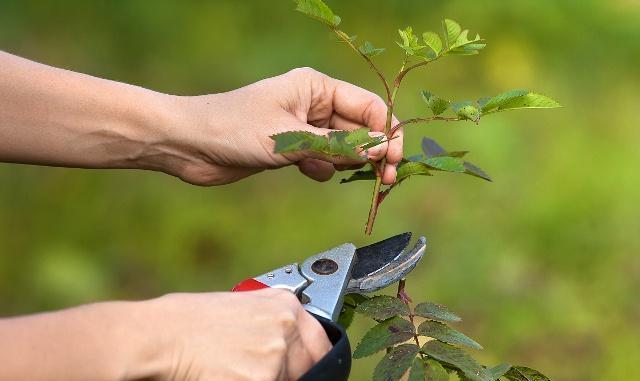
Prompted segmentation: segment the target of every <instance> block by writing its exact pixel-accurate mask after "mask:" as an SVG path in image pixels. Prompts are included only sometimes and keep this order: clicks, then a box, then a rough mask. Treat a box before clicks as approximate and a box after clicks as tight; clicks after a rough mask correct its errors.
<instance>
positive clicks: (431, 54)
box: [271, 0, 560, 235]
mask: <svg viewBox="0 0 640 381" xmlns="http://www.w3.org/2000/svg"><path fill="white" fill-rule="evenodd" d="M295 3H296V5H297V7H296V10H298V11H299V12H301V13H303V14H305V15H307V16H309V17H311V18H314V19H316V20H318V21H320V22H321V23H323V24H324V25H326V26H327V27H328V28H329V29H330V30H331V31H333V32H334V33H335V34H336V35H337V36H338V39H339V40H340V41H341V42H343V43H345V44H346V45H347V46H348V47H349V48H350V49H351V50H353V51H354V52H355V53H357V54H358V55H359V56H360V57H361V58H362V59H364V60H365V61H366V62H367V64H368V65H369V67H370V68H371V69H372V70H373V71H374V72H375V74H376V75H377V77H378V78H379V79H380V81H381V82H382V85H383V86H384V90H385V94H384V99H385V101H386V104H387V118H386V124H385V128H384V133H385V136H383V137H381V138H372V137H370V136H369V135H368V130H367V129H366V128H363V129H361V130H356V131H352V132H346V131H333V132H331V133H329V135H328V136H327V137H324V136H318V135H314V134H311V133H308V132H302V131H292V132H285V133H281V134H277V135H273V136H272V137H271V138H272V139H273V140H274V141H275V143H276V146H275V152H276V153H290V152H296V151H305V150H309V151H315V152H321V153H323V154H326V155H332V156H346V157H350V158H353V159H356V160H362V161H363V163H365V162H366V159H363V158H362V157H361V156H359V155H357V154H356V152H355V150H366V149H368V148H371V147H374V146H376V145H378V144H382V143H384V142H386V141H389V140H391V139H394V138H396V137H397V135H396V134H397V132H398V130H399V129H400V128H402V127H408V126H410V125H414V124H418V123H430V122H435V121H444V122H458V121H467V122H471V123H474V124H479V123H480V120H481V119H482V118H484V117H485V116H487V115H491V114H495V113H498V112H502V111H507V110H515V109H524V108H554V107H560V105H559V104H558V103H557V102H556V101H554V100H553V99H551V98H549V97H546V96H544V95H541V94H537V93H534V92H531V91H529V90H524V89H518V90H511V91H507V92H504V93H502V94H499V95H497V96H494V97H489V98H480V99H478V100H477V101H461V102H451V101H449V100H447V99H444V98H441V97H439V96H438V95H436V94H434V93H432V92H430V91H427V90H423V91H422V93H421V96H422V99H423V100H424V102H425V106H426V108H428V109H429V110H430V113H431V115H428V116H421V117H415V118H410V119H405V120H403V121H401V122H399V123H397V124H395V125H393V110H394V108H395V106H396V104H397V101H398V90H399V88H400V85H401V84H402V83H403V80H404V79H405V77H406V76H407V74H408V73H409V72H411V71H413V70H414V69H417V68H423V67H425V66H426V65H427V64H430V63H433V62H435V61H437V60H440V59H442V58H444V57H449V56H468V55H475V54H478V53H479V52H480V51H481V50H482V49H484V47H485V46H486V43H485V40H484V39H482V38H480V35H478V34H476V35H475V36H473V35H470V34H469V30H466V29H464V30H463V29H462V27H461V26H460V24H458V23H457V22H455V21H453V20H450V19H445V20H444V21H443V22H442V35H440V34H438V33H435V32H431V31H428V32H424V33H422V35H420V36H418V35H416V33H415V32H414V30H413V28H412V27H410V26H409V27H406V28H404V29H400V30H398V33H399V35H400V41H397V42H396V43H397V45H398V46H399V47H400V49H401V51H402V53H403V58H402V64H401V66H400V69H399V70H398V73H397V74H396V76H395V77H394V79H393V80H389V79H388V78H387V77H386V76H385V75H384V74H383V73H382V71H381V70H380V69H379V68H378V66H377V65H376V63H375V57H376V56H378V55H380V54H382V53H383V52H384V51H385V49H384V48H379V47H376V46H374V45H373V44H372V43H371V42H369V41H365V42H364V43H363V44H362V45H360V46H357V45H356V36H350V35H349V34H347V33H345V32H343V31H342V30H340V29H339V28H338V26H339V25H340V22H341V18H340V17H339V16H337V15H336V14H335V13H333V11H332V10H331V9H330V8H329V7H328V6H327V5H326V4H325V3H324V2H323V1H322V0H296V1H295ZM467 153H468V152H467V151H446V150H445V149H443V148H442V147H441V146H440V145H438V144H437V143H436V142H435V141H434V140H433V139H429V138H425V139H424V140H423V152H422V153H420V154H417V155H413V156H409V157H406V158H404V159H403V160H402V162H401V163H400V164H399V165H398V168H397V177H396V182H395V183H394V184H392V185H389V186H387V187H386V188H384V189H383V185H382V170H383V168H384V165H385V162H384V159H383V160H381V161H373V160H369V161H368V165H369V166H368V168H366V169H365V170H360V171H356V172H354V173H353V174H352V175H351V176H350V177H348V178H347V179H344V180H342V181H341V183H350V182H353V181H361V180H369V181H374V186H373V194H372V198H371V206H370V208H369V216H368V218H367V223H366V226H365V233H366V234H368V235H370V234H371V232H372V229H373V224H374V222H375V219H376V215H377V212H378V208H379V206H380V204H381V203H382V202H383V201H384V199H385V198H386V197H388V196H389V194H390V192H391V191H392V190H393V189H394V188H395V187H397V186H398V185H399V184H401V183H402V182H404V181H406V180H407V179H409V178H410V177H412V176H432V175H433V174H434V173H436V172H453V173H464V174H467V175H471V176H475V177H478V178H481V179H484V180H488V181H491V178H490V177H489V176H488V175H487V174H486V173H485V172H484V171H483V170H481V169H480V168H479V167H477V166H476V165H474V164H472V163H471V162H469V161H466V160H464V158H463V157H464V156H465V155H466V154H467Z"/></svg>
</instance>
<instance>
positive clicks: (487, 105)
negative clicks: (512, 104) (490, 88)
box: [478, 89, 529, 114]
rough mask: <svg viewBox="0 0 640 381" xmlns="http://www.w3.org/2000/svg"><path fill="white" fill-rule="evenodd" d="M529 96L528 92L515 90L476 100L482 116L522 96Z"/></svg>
mask: <svg viewBox="0 0 640 381" xmlns="http://www.w3.org/2000/svg"><path fill="white" fill-rule="evenodd" d="M527 94H529V90H525V89H516V90H510V91H507V92H504V93H502V94H498V95H496V96H495V97H493V98H481V99H479V100H478V104H479V105H480V107H481V108H480V109H481V111H482V113H483V114H487V113H489V112H491V111H493V110H495V109H497V108H498V107H500V106H502V105H503V104H505V103H507V102H509V101H511V100H513V99H515V98H520V97H522V96H524V95H527Z"/></svg>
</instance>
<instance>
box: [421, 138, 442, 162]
mask: <svg viewBox="0 0 640 381" xmlns="http://www.w3.org/2000/svg"><path fill="white" fill-rule="evenodd" d="M422 152H424V154H425V156H426V157H427V158H430V157H434V156H442V155H447V150H445V149H444V148H442V146H441V145H440V144H438V143H437V142H436V141H435V140H433V139H431V138H427V137H424V138H422Z"/></svg>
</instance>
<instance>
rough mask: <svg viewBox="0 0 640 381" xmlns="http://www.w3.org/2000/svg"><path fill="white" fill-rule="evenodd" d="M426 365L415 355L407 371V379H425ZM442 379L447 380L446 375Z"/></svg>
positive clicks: (418, 380) (410, 380)
mask: <svg viewBox="0 0 640 381" xmlns="http://www.w3.org/2000/svg"><path fill="white" fill-rule="evenodd" d="M425 372H426V366H425V364H424V362H423V361H422V359H421V358H420V357H416V358H415V359H414V360H413V365H411V370H410V371H409V379H408V380H407V381H425V377H426V376H425ZM444 381H449V378H448V377H447V378H446V379H445V380H444Z"/></svg>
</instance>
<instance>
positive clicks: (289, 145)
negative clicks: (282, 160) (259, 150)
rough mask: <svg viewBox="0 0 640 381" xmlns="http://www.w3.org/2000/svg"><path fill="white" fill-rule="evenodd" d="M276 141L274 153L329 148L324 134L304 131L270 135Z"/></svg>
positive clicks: (321, 150)
mask: <svg viewBox="0 0 640 381" xmlns="http://www.w3.org/2000/svg"><path fill="white" fill-rule="evenodd" d="M271 139H273V140H274V141H275V142H276V147H275V149H274V152H275V153H287V152H296V151H304V150H310V151H319V152H323V151H325V150H327V149H328V148H329V143H328V141H327V139H326V138H325V137H324V136H320V135H315V134H312V133H311V132H306V131H290V132H283V133H280V134H276V135H271Z"/></svg>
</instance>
